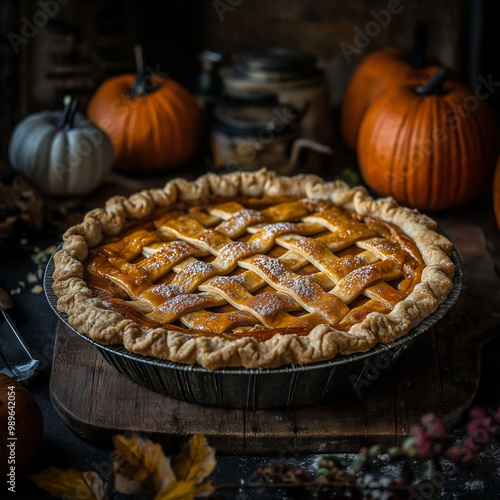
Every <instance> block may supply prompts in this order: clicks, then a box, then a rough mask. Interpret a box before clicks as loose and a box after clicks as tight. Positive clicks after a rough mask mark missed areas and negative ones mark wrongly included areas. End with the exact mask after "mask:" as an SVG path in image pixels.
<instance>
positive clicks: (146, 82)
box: [131, 44, 157, 97]
mask: <svg viewBox="0 0 500 500" xmlns="http://www.w3.org/2000/svg"><path fill="white" fill-rule="evenodd" d="M134 57H135V67H136V76H135V81H134V84H133V85H132V90H131V91H132V95H133V96H136V97H138V96H145V95H147V94H149V93H150V92H151V91H153V90H155V89H156V87H157V85H154V84H152V83H151V80H150V76H151V75H150V74H148V72H147V71H146V69H145V67H144V51H143V48H142V45H139V44H137V45H134Z"/></svg>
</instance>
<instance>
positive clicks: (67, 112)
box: [57, 95, 78, 130]
mask: <svg viewBox="0 0 500 500" xmlns="http://www.w3.org/2000/svg"><path fill="white" fill-rule="evenodd" d="M77 104H78V102H77V99H75V98H74V97H73V96H71V95H67V96H64V109H63V112H62V113H61V116H60V117H59V120H58V121H57V125H58V126H59V127H61V128H64V129H66V130H68V129H70V128H72V127H73V119H74V118H75V112H76V106H77Z"/></svg>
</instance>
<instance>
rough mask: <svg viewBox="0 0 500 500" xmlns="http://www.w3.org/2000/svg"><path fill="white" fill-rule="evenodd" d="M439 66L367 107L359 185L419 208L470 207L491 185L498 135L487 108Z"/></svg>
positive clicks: (496, 127)
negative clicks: (419, 81)
mask: <svg viewBox="0 0 500 500" xmlns="http://www.w3.org/2000/svg"><path fill="white" fill-rule="evenodd" d="M445 78H446V68H443V69H442V70H440V71H439V72H438V73H437V74H436V75H434V76H433V77H432V78H431V80H430V81H429V82H428V83H427V84H426V85H424V86H422V87H419V88H415V87H413V86H406V87H400V88H396V89H392V90H388V91H387V92H386V93H384V94H383V95H382V96H380V97H379V98H378V99H377V100H375V101H374V103H373V104H372V105H371V106H370V108H369V109H368V111H367V113H366V115H365V118H364V119H363V122H362V124H361V129H360V134H359V139H358V147H357V151H358V161H359V165H360V170H361V174H362V176H363V178H364V180H365V182H366V183H367V184H368V185H369V186H370V187H371V188H373V189H374V190H375V191H377V192H378V193H379V194H381V195H384V196H387V195H391V196H393V197H394V198H395V199H396V200H397V201H399V202H400V203H402V204H404V205H407V206H411V207H415V208H418V209H421V210H442V209H447V208H453V207H458V206H462V205H465V204H467V203H469V202H471V201H473V200H474V199H475V198H477V196H478V195H479V194H480V193H481V192H482V191H483V189H485V188H486V186H487V185H488V184H489V183H491V180H492V173H493V169H494V166H495V162H496V159H497V157H498V151H499V131H498V126H497V123H496V119H495V116H494V115H493V112H492V110H491V109H490V107H489V106H488V104H487V102H486V101H484V100H481V98H480V96H476V95H475V94H474V91H473V90H471V89H469V88H467V87H465V86H463V85H460V84H458V83H456V82H450V81H445Z"/></svg>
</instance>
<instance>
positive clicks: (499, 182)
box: [493, 157, 500, 228]
mask: <svg viewBox="0 0 500 500" xmlns="http://www.w3.org/2000/svg"><path fill="white" fill-rule="evenodd" d="M493 205H494V210H495V216H496V219H497V224H498V227H499V228H500V157H499V158H498V162H497V168H496V170H495V179H494V181H493Z"/></svg>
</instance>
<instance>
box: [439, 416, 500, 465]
mask: <svg viewBox="0 0 500 500" xmlns="http://www.w3.org/2000/svg"><path fill="white" fill-rule="evenodd" d="M469 416H470V421H469V423H468V424H467V440H466V441H465V443H463V444H461V445H459V446H456V447H454V448H451V449H450V450H449V453H448V458H449V459H450V460H451V461H452V462H453V463H454V464H456V465H459V466H461V467H471V466H473V465H474V464H475V463H476V461H477V458H478V456H479V452H480V451H481V449H482V448H484V446H485V445H486V444H487V443H488V442H489V441H491V440H492V439H499V438H500V409H499V410H497V411H496V412H491V413H490V414H489V415H488V414H487V413H486V412H485V411H484V410H483V409H482V408H473V409H472V410H471V411H470V412H469Z"/></svg>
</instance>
